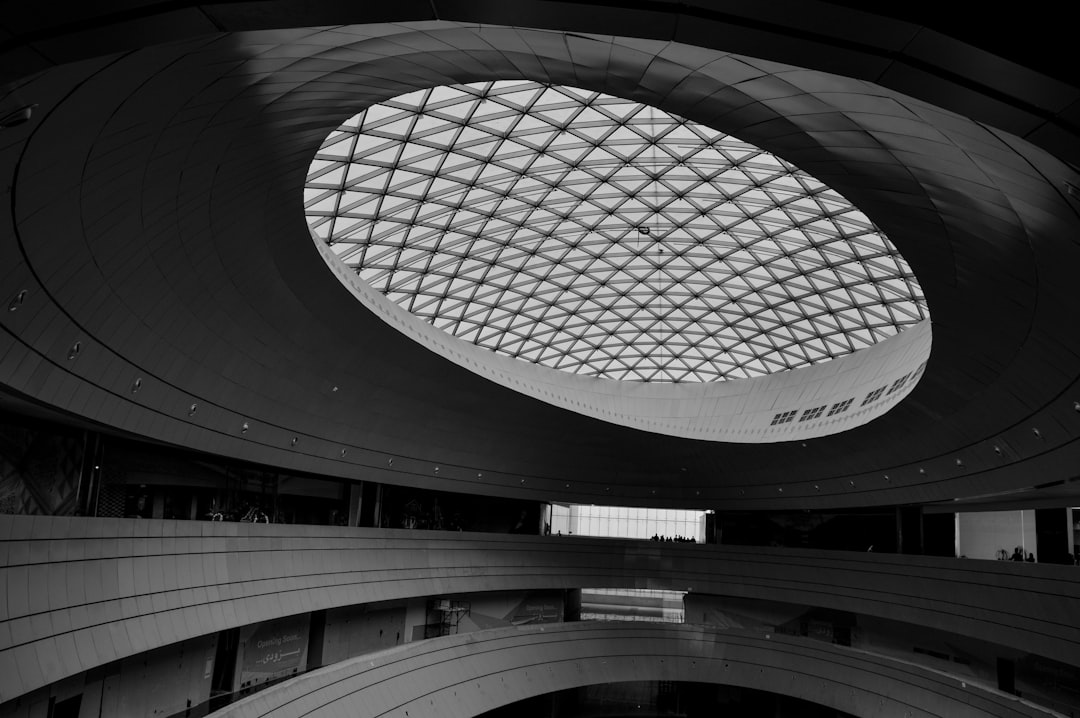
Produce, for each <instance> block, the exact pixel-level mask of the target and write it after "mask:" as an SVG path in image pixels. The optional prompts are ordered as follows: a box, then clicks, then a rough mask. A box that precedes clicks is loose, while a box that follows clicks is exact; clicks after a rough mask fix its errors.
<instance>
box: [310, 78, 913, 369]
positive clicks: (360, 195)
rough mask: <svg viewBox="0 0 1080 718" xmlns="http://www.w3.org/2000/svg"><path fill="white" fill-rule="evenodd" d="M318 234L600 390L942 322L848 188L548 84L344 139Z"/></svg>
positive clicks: (392, 283) (488, 339)
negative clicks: (842, 190)
mask: <svg viewBox="0 0 1080 718" xmlns="http://www.w3.org/2000/svg"><path fill="white" fill-rule="evenodd" d="M304 210H305V213H306V215H307V221H308V225H309V226H310V228H311V232H312V234H313V235H314V237H315V239H316V241H319V242H325V243H327V244H329V245H330V247H331V248H332V249H333V251H334V253H335V254H336V255H337V256H338V257H339V258H340V259H341V260H342V261H343V262H345V263H346V264H347V265H348V266H350V267H352V268H354V269H355V271H356V272H357V274H358V275H359V276H360V277H361V278H362V279H364V280H365V281H367V282H368V283H369V284H371V285H372V286H373V287H375V288H376V289H377V290H379V291H380V292H382V293H383V294H384V295H385V296H387V297H388V298H389V299H391V300H392V301H394V302H396V303H398V304H399V305H401V306H402V307H404V308H405V309H407V310H408V311H410V312H412V313H413V314H414V315H415V316H417V317H420V318H422V319H423V320H426V321H428V322H430V323H431V324H433V325H434V326H436V327H438V328H440V329H442V330H444V331H446V332H448V333H449V334H451V335H453V336H455V337H459V338H460V339H463V340H465V341H468V342H471V343H473V344H476V345H478V346H481V347H485V348H487V349H490V350H492V351H495V352H498V353H500V354H504V355H507V356H511V357H516V358H518V359H521V360H524V361H529V362H534V363H538V364H541V365H544V366H547V367H551V368H554V369H560V370H564V371H569V372H574V373H577V374H583V375H587V376H596V377H603V378H607V379H618V380H632V381H634V380H636V381H651V382H657V381H659V382H682V381H694V382H706V381H719V380H725V379H740V378H747V377H752V376H759V375H763V374H769V373H773V372H776V371H781V370H785V369H794V368H797V367H800V366H805V365H809V364H814V363H818V362H821V361H825V360H828V359H831V358H834V357H837V356H841V355H844V354H848V353H850V352H853V351H856V350H858V349H860V348H862V347H866V346H869V345H871V344H873V343H875V342H878V341H881V340H882V339H885V338H887V337H889V336H892V335H894V334H896V333H897V332H899V331H902V330H903V328H904V327H906V326H908V325H911V324H914V323H916V322H918V321H920V320H922V319H924V318H925V317H926V306H925V302H924V300H923V296H922V291H921V289H920V288H919V285H918V283H917V282H916V280H915V277H914V275H913V274H912V272H911V269H910V268H909V267H908V265H907V262H905V261H904V259H903V257H901V256H900V254H899V252H898V251H897V250H896V248H895V247H893V245H892V244H891V243H890V242H889V241H888V240H887V239H886V238H885V236H884V235H883V234H882V233H881V232H880V231H879V230H878V229H877V228H876V227H875V226H874V225H873V223H871V222H870V220H869V219H868V218H867V217H866V215H864V214H863V213H862V212H860V211H859V210H858V209H856V208H855V207H854V206H853V205H852V204H851V203H850V202H848V201H847V200H845V199H844V198H843V197H842V196H840V195H839V194H838V193H837V192H835V191H834V190H832V189H830V188H829V187H827V186H825V185H824V184H822V183H821V182H819V181H818V180H816V179H814V178H813V177H811V176H810V175H808V174H807V173H805V172H803V171H801V170H799V169H798V168H796V167H795V166H793V165H792V164H791V163H789V162H786V161H785V160H783V159H781V158H779V157H777V156H775V155H773V154H771V153H769V152H766V151H765V150H762V149H760V148H758V147H756V146H754V145H751V144H748V143H746V142H743V141H741V140H739V139H736V138H735V137H732V136H730V135H727V134H724V133H723V132H719V131H717V130H714V129H711V128H708V127H705V126H702V125H699V124H695V123H693V122H690V121H688V120H686V119H684V118H681V117H678V116H675V115H671V114H668V113H666V112H664V111H662V110H659V109H657V108H654V107H651V106H648V105H643V104H641V103H638V102H632V101H629V100H624V99H620V98H618V97H613V96H610V95H605V94H602V93H598V92H592V91H588V90H581V89H577V88H573V87H567V86H558V85H554V86H553V85H546V84H540V83H536V82H530V81H499V82H483V83H473V84H467V85H454V86H444V87H435V88H431V89H426V90H420V91H416V92H413V93H410V94H408V95H403V96H401V97H397V98H395V99H392V100H388V101H386V102H383V103H381V104H377V105H373V106H371V107H369V108H368V109H367V110H365V111H363V112H361V113H360V114H358V115H356V116H355V117H352V118H351V119H349V120H348V121H346V122H345V123H344V124H343V125H342V126H341V127H339V128H338V129H337V130H335V131H334V132H332V133H331V134H330V136H329V137H328V138H327V139H326V141H325V142H324V143H323V145H322V147H321V148H320V149H319V151H318V153H317V154H316V155H315V159H314V160H313V161H312V163H311V166H310V168H309V173H308V178H307V183H306V185H305V190H304Z"/></svg>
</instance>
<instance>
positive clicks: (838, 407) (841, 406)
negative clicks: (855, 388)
mask: <svg viewBox="0 0 1080 718" xmlns="http://www.w3.org/2000/svg"><path fill="white" fill-rule="evenodd" d="M853 401H855V400H854V399H844V400H843V401H838V402H836V403H835V404H833V405H832V408H831V409H829V414H828V415H829V416H833V415H834V414H839V413H840V412H843V411H847V410H848V407H849V406H851V402H853Z"/></svg>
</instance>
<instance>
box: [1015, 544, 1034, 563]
mask: <svg viewBox="0 0 1080 718" xmlns="http://www.w3.org/2000/svg"><path fill="white" fill-rule="evenodd" d="M1009 560H1010V561H1027V562H1028V563H1035V554H1033V553H1031V552H1030V551H1028V555H1027V558H1024V549H1023V548H1022V547H1020V546H1017V547H1016V548H1015V549H1013V553H1012V556H1010V557H1009Z"/></svg>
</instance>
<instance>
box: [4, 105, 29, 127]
mask: <svg viewBox="0 0 1080 718" xmlns="http://www.w3.org/2000/svg"><path fill="white" fill-rule="evenodd" d="M35 107H37V105H23V106H22V107H19V108H18V109H15V110H12V111H11V112H9V113H7V114H6V115H4V116H3V117H0V130H10V129H12V128H13V127H18V126H19V125H23V124H26V123H27V122H29V121H30V117H31V116H32V115H33V114H34V108H35Z"/></svg>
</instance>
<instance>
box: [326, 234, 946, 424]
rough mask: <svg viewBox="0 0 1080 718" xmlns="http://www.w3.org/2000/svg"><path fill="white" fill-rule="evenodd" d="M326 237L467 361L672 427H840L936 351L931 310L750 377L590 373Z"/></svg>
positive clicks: (605, 413) (616, 418)
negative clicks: (862, 343)
mask: <svg viewBox="0 0 1080 718" xmlns="http://www.w3.org/2000/svg"><path fill="white" fill-rule="evenodd" d="M318 247H319V250H320V251H321V252H322V254H323V256H324V259H325V260H326V262H327V263H328V264H330V265H331V267H333V268H334V269H335V274H336V275H337V277H338V279H339V280H340V281H341V282H342V283H343V284H345V286H346V287H347V288H348V289H349V290H350V291H351V292H352V294H353V296H355V297H356V298H357V299H358V300H359V301H360V302H361V303H362V304H363V305H364V306H366V307H368V308H369V309H371V311H372V312H374V313H376V314H377V315H381V316H382V318H383V319H384V320H385V321H386V322H387V324H389V325H390V326H392V327H394V328H395V329H397V330H398V331H400V332H401V333H403V334H404V335H406V336H408V337H409V338H411V339H412V340H414V341H416V342H417V343H419V344H420V345H422V346H424V347H427V348H428V349H430V350H431V351H433V352H436V353H438V354H439V355H440V356H443V357H445V358H447V359H449V360H450V361H452V362H454V363H455V364H457V365H458V366H462V367H464V368H466V369H468V370H469V371H472V372H474V373H476V374H479V375H480V376H482V377H484V378H486V379H489V380H491V381H495V382H498V383H499V384H501V385H502V386H505V387H508V388H510V389H513V390H514V391H518V392H521V393H523V394H526V395H528V396H531V397H533V398H535V399H539V400H540V401H544V402H547V403H549V404H552V405H553V406H557V407H560V408H562V409H567V410H570V411H573V412H576V413H578V414H583V415H585V416H590V417H593V418H596V419H600V420H602V421H609V422H612V423H615V424H618V425H620V426H627V427H630V428H634V429H641V430H643V431H650V432H655V433H659V434H667V435H670V436H679V437H684V438H689V439H700V440H705V441H726V442H734V443H749V444H756V443H769V442H778V441H802V440H804V439H812V438H816V437H821V436H828V435H830V434H836V433H839V432H842V431H845V430H848V429H851V428H852V427H856V426H861V425H863V424H865V423H867V422H869V421H872V420H873V419H876V418H877V417H879V416H881V415H883V414H885V413H886V412H888V411H889V410H890V409H891V408H892V407H894V406H895V405H896V404H897V403H898V402H899V401H901V400H902V399H903V398H904V397H905V396H907V395H908V393H909V392H910V391H911V390H912V389H913V388H914V387H915V385H916V383H917V381H918V377H919V376H920V369H921V368H922V366H923V365H924V364H925V362H926V361H927V358H928V357H929V355H930V349H931V327H930V320H928V319H927V320H923V321H922V322H920V323H919V324H917V325H915V326H914V327H911V328H909V329H907V330H905V331H903V332H901V333H900V334H898V335H896V336H893V337H890V338H888V339H886V340H884V341H882V342H879V343H877V344H874V345H872V346H870V347H868V348H866V349H862V350H860V351H858V352H855V353H850V354H845V355H843V356H841V357H839V358H837V359H832V360H830V361H826V362H822V363H820V364H816V365H813V366H806V367H801V368H799V369H791V370H787V371H781V372H777V373H775V374H767V375H765V376H759V377H754V378H751V379H739V380H735V381H720V382H710V383H705V384H699V383H694V382H682V383H673V382H640V381H637V382H635V381H619V380H615V379H603V378H599V377H590V376H581V375H579V374H574V373H571V372H564V371H559V370H556V369H550V368H548V367H545V366H543V365H541V364H535V363H530V362H524V361H520V360H517V359H513V358H511V357H507V356H503V355H501V354H497V353H495V352H492V351H489V350H488V349H486V348H484V347H478V346H476V345H474V344H471V343H469V342H466V341H462V340H460V339H457V338H455V337H453V336H451V335H449V334H447V333H446V332H444V331H441V330H440V329H438V328H437V327H435V326H432V325H431V324H429V323H427V322H424V321H419V320H418V319H417V318H416V317H415V316H413V315H412V314H410V313H409V312H408V311H407V310H406V309H404V308H402V307H401V306H399V305H397V304H395V303H394V302H392V301H390V300H389V299H387V298H386V297H385V296H384V295H383V294H381V293H380V292H378V291H377V290H375V289H374V288H373V287H371V285H369V284H367V283H366V282H364V281H363V279H361V278H359V277H358V276H357V275H356V273H355V271H354V270H353V269H352V268H351V267H349V266H347V265H345V264H344V263H343V262H341V261H340V260H339V259H338V258H337V257H336V256H335V255H334V253H333V249H332V248H329V247H327V246H326V245H324V244H322V243H318ZM878 389H883V390H884V391H880V392H877V391H876V390H878ZM874 392H876V393H874ZM871 397H872V398H871ZM848 400H851V401H848ZM792 411H793V412H795V413H794V415H793V416H788V417H785V418H786V419H787V420H786V421H783V422H777V418H778V415H779V414H781V413H785V412H792Z"/></svg>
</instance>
